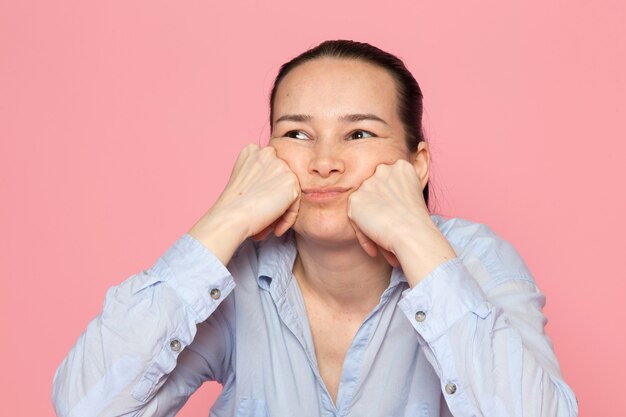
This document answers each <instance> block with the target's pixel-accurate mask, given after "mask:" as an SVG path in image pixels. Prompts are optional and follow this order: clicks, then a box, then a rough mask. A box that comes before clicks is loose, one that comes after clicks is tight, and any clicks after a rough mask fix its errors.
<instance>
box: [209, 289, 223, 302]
mask: <svg viewBox="0 0 626 417" xmlns="http://www.w3.org/2000/svg"><path fill="white" fill-rule="evenodd" d="M221 296H222V292H221V291H220V290H218V289H217V288H213V289H212V290H211V298H212V299H214V300H218V299H219V298H220V297H221Z"/></svg>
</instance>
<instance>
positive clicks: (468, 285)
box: [53, 215, 578, 417]
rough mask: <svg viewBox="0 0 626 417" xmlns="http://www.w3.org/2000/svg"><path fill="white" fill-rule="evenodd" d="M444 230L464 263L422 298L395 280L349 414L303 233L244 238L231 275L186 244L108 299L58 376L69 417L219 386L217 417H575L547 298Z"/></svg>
mask: <svg viewBox="0 0 626 417" xmlns="http://www.w3.org/2000/svg"><path fill="white" fill-rule="evenodd" d="M432 219H433V221H434V222H435V224H436V225H437V226H438V227H439V229H440V230H441V231H442V233H443V234H444V236H445V237H446V238H447V239H448V241H449V242H450V243H451V245H452V246H453V248H454V249H455V251H456V253H457V255H458V257H457V258H455V259H453V260H450V261H448V262H446V263H444V264H442V265H440V266H439V267H438V268H436V269H435V270H434V271H433V272H432V273H431V274H429V275H428V276H427V277H426V278H425V279H424V280H423V281H422V282H421V283H420V284H418V285H417V286H415V287H414V288H412V289H411V288H409V287H408V284H407V282H406V278H405V277H404V275H403V274H402V271H401V269H394V270H393V272H392V275H391V279H390V283H389V286H388V288H387V289H386V290H385V291H384V293H383V294H382V296H381V298H380V303H379V304H378V305H377V306H376V307H375V308H374V309H373V310H372V311H371V312H370V314H369V315H368V316H367V318H366V319H365V321H364V322H363V324H362V325H361V327H360V328H359V330H358V331H357V334H356V336H355V337H354V340H353V341H352V344H351V346H350V348H349V349H348V352H347V354H346V357H345V360H344V363H343V369H342V374H341V380H340V385H339V391H338V395H337V401H336V404H335V403H333V401H332V399H331V396H330V395H329V393H328V391H327V390H326V388H325V385H324V382H323V380H322V378H321V377H320V373H319V370H318V366H317V361H316V356H315V349H314V346H313V340H312V336H311V330H310V327H309V323H308V320H307V315H306V309H305V306H304V302H303V299H302V295H301V293H300V289H299V286H298V283H297V281H296V279H295V278H294V277H293V274H292V267H293V263H294V260H295V257H296V253H297V252H296V246H295V242H294V239H293V236H292V235H291V234H287V235H286V236H284V237H282V238H280V239H278V238H270V239H268V240H266V241H264V242H261V243H253V242H252V241H246V242H245V243H244V244H243V245H242V246H241V247H240V249H239V250H238V251H237V253H236V254H235V256H234V257H233V259H232V260H231V262H230V263H229V264H228V267H227V268H226V267H225V266H224V265H222V264H221V263H220V261H219V260H218V259H217V258H216V257H215V256H214V255H213V254H212V253H211V252H210V251H209V250H208V249H207V248H206V247H205V246H203V245H202V244H201V243H200V242H198V241H197V240H195V239H194V238H192V237H191V236H190V235H188V234H185V235H183V236H182V237H181V238H180V239H179V240H178V241H176V242H175V243H174V245H173V246H172V247H171V248H170V249H168V250H167V252H166V253H165V254H164V255H163V256H162V257H161V258H159V259H158V260H157V262H156V263H155V265H154V266H153V267H152V268H151V269H149V270H145V271H142V272H141V273H139V274H136V275H133V276H132V277H130V278H128V279H127V280H126V281H124V282H123V283H122V284H120V285H118V286H116V287H113V288H111V289H110V290H109V291H108V293H107V296H106V300H105V304H104V307H103V311H102V313H101V314H100V315H99V316H98V317H97V318H95V319H94V320H93V321H92V322H91V323H90V324H89V326H88V328H87V330H86V332H85V333H84V334H83V335H81V337H80V338H79V340H78V342H77V343H76V345H75V346H74V347H73V348H72V350H71V351H70V353H69V354H68V356H67V357H66V358H65V360H64V361H63V363H62V364H61V366H60V367H59V369H58V370H57V373H56V374H55V378H54V386H53V398H54V404H55V407H56V410H57V413H58V415H59V416H73V417H89V416H173V415H175V414H176V412H177V411H178V410H179V409H180V408H181V407H182V406H183V404H184V403H185V401H186V400H187V398H188V397H189V396H190V395H191V394H192V393H193V392H194V391H195V390H196V389H197V388H198V387H199V386H200V385H201V384H202V383H203V382H205V381H208V380H215V381H218V382H219V383H220V384H222V385H223V387H224V388H223V390H222V393H221V395H220V397H219V398H218V400H217V402H216V403H215V404H214V405H213V408H212V409H211V412H210V415H211V416H254V417H259V416H285V417H287V416H324V417H348V416H398V417H400V416H412V417H426V416H439V415H443V416H448V415H454V416H459V417H460V416H497V417H505V416H576V415H577V413H578V409H577V403H576V398H575V397H574V394H573V392H572V390H571V389H570V388H569V387H568V386H567V385H566V383H565V382H564V381H563V379H562V377H561V373H560V370H559V366H558V363H557V360H556V358H555V355H554V352H553V349H552V345H551V343H550V340H549V338H548V337H547V335H546V334H545V333H544V325H545V323H546V319H545V317H544V316H543V314H542V312H541V309H542V307H543V305H544V301H545V300H544V296H543V295H542V294H541V293H540V292H539V290H538V289H537V286H536V284H535V281H534V280H533V278H532V276H531V274H530V273H529V271H528V269H527V267H526V266H525V264H524V262H523V261H522V260H521V258H520V257H519V255H518V254H517V252H516V251H515V250H514V249H513V248H512V247H511V246H510V245H509V244H508V243H506V242H505V241H503V240H502V239H500V238H499V237H497V236H496V235H495V234H494V233H493V232H492V231H490V230H489V229H488V228H487V227H485V226H483V225H480V224H476V223H472V222H469V221H466V220H462V219H447V220H446V219H443V218H442V217H439V216H436V215H433V216H432ZM207 409H208V404H207Z"/></svg>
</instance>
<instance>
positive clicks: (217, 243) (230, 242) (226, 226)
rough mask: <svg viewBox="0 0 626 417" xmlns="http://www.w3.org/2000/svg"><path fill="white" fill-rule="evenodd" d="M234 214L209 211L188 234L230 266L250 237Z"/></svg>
mask: <svg viewBox="0 0 626 417" xmlns="http://www.w3.org/2000/svg"><path fill="white" fill-rule="evenodd" d="M242 224H244V223H243V222H239V221H237V219H236V216H235V215H234V214H232V213H231V214H227V213H224V214H222V213H220V212H219V211H214V210H213V209H211V210H209V211H208V212H207V213H206V214H205V215H204V216H202V218H201V219H200V220H198V222H197V223H196V224H195V225H194V226H193V227H192V228H191V229H190V230H189V232H188V234H189V235H190V236H192V237H193V238H195V239H196V240H198V241H199V242H200V243H202V244H203V245H204V246H206V248H207V249H209V250H210V251H211V252H213V254H215V256H216V257H217V258H218V259H219V260H220V261H221V262H222V263H223V264H224V265H226V264H228V262H230V259H231V258H232V256H233V254H234V253H235V251H236V250H237V248H238V247H239V246H240V245H241V244H242V243H243V241H244V240H246V238H247V237H248V234H247V232H248V231H247V228H246V227H245V226H242Z"/></svg>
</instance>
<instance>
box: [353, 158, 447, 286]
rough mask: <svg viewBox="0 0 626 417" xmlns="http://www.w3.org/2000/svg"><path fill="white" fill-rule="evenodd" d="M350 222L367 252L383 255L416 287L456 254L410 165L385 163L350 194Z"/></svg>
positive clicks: (371, 254) (405, 163)
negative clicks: (443, 233)
mask: <svg viewBox="0 0 626 417" xmlns="http://www.w3.org/2000/svg"><path fill="white" fill-rule="evenodd" d="M348 217H349V218H350V221H351V222H352V224H353V226H354V229H355V232H356V235H357V239H358V240H359V243H360V244H361V247H362V248H363V250H365V252H366V253H367V254H368V255H370V256H376V255H377V253H378V251H379V250H380V251H381V253H382V254H383V256H384V257H385V259H387V261H388V262H389V263H390V264H391V265H392V266H394V267H397V266H400V265H401V266H402V268H403V270H404V272H405V275H406V276H407V279H408V280H409V281H410V283H412V284H413V285H414V284H416V283H417V282H419V281H420V280H421V279H422V278H423V277H424V276H425V275H427V273H428V272H430V271H431V270H432V269H434V268H435V267H436V266H437V265H439V264H441V263H442V262H445V260H447V259H451V258H454V257H455V256H456V254H455V253H454V250H453V249H452V247H451V246H450V244H449V243H448V241H447V240H446V239H445V237H444V236H443V235H442V234H441V232H440V231H439V229H438V228H437V226H436V225H435V224H434V223H433V221H432V220H431V218H430V214H429V212H428V208H427V206H426V202H425V201H424V197H423V195H422V186H421V184H420V181H419V177H418V175H417V172H416V171H415V168H414V167H413V165H412V164H411V163H409V162H408V161H405V160H398V161H396V162H395V163H394V164H391V165H386V164H381V165H378V166H377V167H376V171H375V172H374V174H373V175H372V176H371V177H370V178H368V179H366V180H365V181H363V183H362V184H361V186H360V187H359V188H358V189H357V190H356V191H355V192H353V193H352V194H351V195H350V199H349V205H348Z"/></svg>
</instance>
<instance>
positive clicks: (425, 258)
mask: <svg viewBox="0 0 626 417" xmlns="http://www.w3.org/2000/svg"><path fill="white" fill-rule="evenodd" d="M394 253H395V255H396V257H397V258H398V261H399V262H400V265H401V266H402V270H403V272H404V275H405V276H406V278H407V281H408V283H409V285H410V286H411V287H414V286H415V285H417V284H419V283H420V282H421V281H422V279H424V278H425V277H426V276H427V275H429V274H430V273H431V272H432V271H434V270H435V269H436V268H437V267H438V266H440V265H441V264H443V263H445V262H447V261H449V260H450V259H454V258H456V257H457V254H456V252H455V251H454V248H452V245H450V243H449V242H448V240H447V239H446V238H445V236H444V235H443V234H442V233H441V231H440V230H439V229H438V228H437V226H436V225H435V224H434V223H433V222H432V220H430V218H429V219H428V222H425V221H422V220H419V221H416V222H415V223H414V224H413V225H411V227H407V228H406V229H405V231H404V233H401V234H399V235H398V239H397V245H395V247H394Z"/></svg>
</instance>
